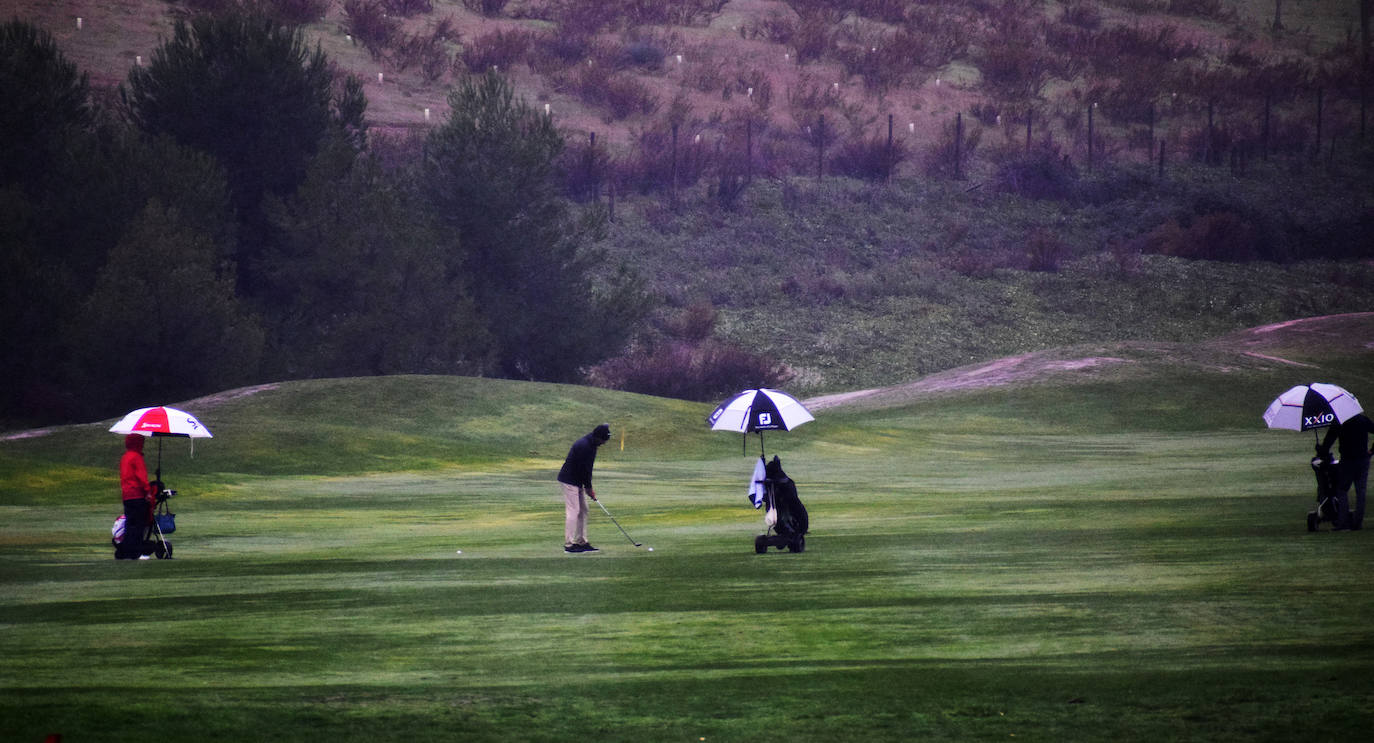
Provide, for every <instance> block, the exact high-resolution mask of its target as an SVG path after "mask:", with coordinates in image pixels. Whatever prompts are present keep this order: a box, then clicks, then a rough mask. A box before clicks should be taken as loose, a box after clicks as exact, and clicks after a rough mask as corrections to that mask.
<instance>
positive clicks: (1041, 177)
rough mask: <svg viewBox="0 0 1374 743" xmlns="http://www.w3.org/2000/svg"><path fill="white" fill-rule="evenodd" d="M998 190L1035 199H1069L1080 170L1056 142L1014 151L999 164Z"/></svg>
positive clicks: (996, 181) (997, 175) (996, 179)
mask: <svg viewBox="0 0 1374 743" xmlns="http://www.w3.org/2000/svg"><path fill="white" fill-rule="evenodd" d="M994 180H995V184H996V188H997V190H998V191H1002V192H1004V193H1014V194H1017V195H1020V196H1025V197H1027V198H1031V199H1056V200H1062V199H1068V198H1070V197H1072V196H1073V193H1074V187H1075V186H1076V185H1077V183H1078V170H1077V169H1076V168H1074V166H1073V164H1072V163H1070V162H1069V159H1068V157H1067V156H1063V155H1061V154H1060V152H1059V149H1058V148H1057V147H1054V146H1053V145H1048V144H1046V145H1041V146H1040V147H1037V148H1035V149H1034V150H1032V151H1030V152H1027V153H1021V154H1017V155H1014V156H1013V157H1011V158H1009V159H1008V160H1006V161H1004V162H1002V163H1001V164H999V165H998V166H997V172H996V176H995V178H994Z"/></svg>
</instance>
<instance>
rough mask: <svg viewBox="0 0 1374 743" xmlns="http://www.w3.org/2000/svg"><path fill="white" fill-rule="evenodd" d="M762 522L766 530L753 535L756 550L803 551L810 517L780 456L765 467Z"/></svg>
mask: <svg viewBox="0 0 1374 743" xmlns="http://www.w3.org/2000/svg"><path fill="white" fill-rule="evenodd" d="M764 472H765V477H764V480H763V508H764V509H765V510H764V518H763V523H764V526H765V531H764V533H763V534H760V535H758V536H757V537H755V538H754V552H755V553H757V554H760V555H762V554H763V553H765V552H767V551H768V548H769V547H776V548H778V549H784V548H785V549H788V550H791V551H793V552H801V551H802V550H805V549H806V532H807V531H808V530H809V529H810V526H811V523H810V519H809V518H808V516H807V514H806V506H804V505H802V502H801V498H799V497H797V484H796V483H794V482H792V478H790V477H788V476H787V473H785V472H783V471H782V462H781V461H779V460H778V458H777V456H776V455H775V456H774V457H773V460H772V461H771V462H769V463H768V464H767V465H765V467H764Z"/></svg>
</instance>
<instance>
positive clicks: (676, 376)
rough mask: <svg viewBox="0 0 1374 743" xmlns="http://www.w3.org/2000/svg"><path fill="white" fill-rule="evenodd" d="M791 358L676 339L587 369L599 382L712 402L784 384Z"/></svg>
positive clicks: (610, 386) (789, 376)
mask: <svg viewBox="0 0 1374 743" xmlns="http://www.w3.org/2000/svg"><path fill="white" fill-rule="evenodd" d="M794 376H795V375H794V373H793V372H792V370H791V369H790V368H788V367H787V366H786V365H785V364H782V363H780V362H778V361H776V360H775V359H773V358H771V357H769V356H767V355H765V354H762V353H755V352H752V351H747V350H745V349H742V348H739V347H738V346H734V345H730V344H727V343H723V342H721V341H712V340H707V341H704V342H702V343H699V344H692V343H687V342H683V341H670V342H667V343H661V344H658V345H656V346H654V347H651V348H645V349H640V350H636V351H632V352H630V353H628V354H625V355H623V356H619V357H616V358H614V359H609V360H607V361H603V362H601V363H600V364H597V365H596V366H594V367H592V369H591V370H589V371H588V373H587V382H588V383H589V384H592V385H595V386H597V387H605V388H608V389H617V390H623V391H626V392H637V393H640V394H645V395H658V396H661V397H671V398H675V399H679V400H697V401H702V402H709V401H714V400H718V399H720V398H721V397H723V396H725V395H728V394H731V393H733V392H737V391H739V390H740V389H745V388H752V387H781V386H783V385H785V384H786V383H787V382H789V381H791V379H792V378H793V377H794Z"/></svg>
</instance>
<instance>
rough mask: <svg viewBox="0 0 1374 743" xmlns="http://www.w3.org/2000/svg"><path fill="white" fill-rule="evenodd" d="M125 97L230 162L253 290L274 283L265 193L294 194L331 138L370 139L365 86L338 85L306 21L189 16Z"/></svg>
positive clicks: (247, 288) (242, 263) (245, 285)
mask: <svg viewBox="0 0 1374 743" xmlns="http://www.w3.org/2000/svg"><path fill="white" fill-rule="evenodd" d="M120 97H121V101H122V104H123V108H124V110H125V113H126V115H127V117H128V118H129V120H130V121H132V122H133V123H134V124H135V125H136V126H137V127H138V128H139V129H140V130H142V131H144V132H146V133H148V134H152V135H168V136H170V137H172V138H173V139H175V140H176V141H177V142H179V143H181V144H182V145H185V146H189V147H193V148H196V149H198V150H201V151H203V152H206V153H209V154H210V155H212V156H213V157H214V158H215V159H216V160H217V161H218V162H219V163H220V164H221V166H223V168H224V170H225V173H226V176H227V178H228V181H229V186H230V191H231V194H232V198H233V204H234V208H235V210H236V211H237V213H238V217H239V221H240V230H239V243H240V244H239V252H238V255H237V260H238V264H239V271H240V279H241V282H240V286H239V290H240V291H241V292H246V293H247V294H249V295H251V296H260V295H261V292H262V289H263V287H264V285H265V283H266V277H265V276H263V274H262V271H261V270H260V266H259V265H258V262H259V259H260V258H261V256H262V255H263V253H264V251H265V250H266V249H267V247H268V245H269V243H270V239H271V234H270V231H269V225H268V221H267V218H266V216H265V214H264V211H263V199H264V197H266V196H268V195H274V196H277V197H286V196H289V195H290V194H291V193H293V192H294V191H295V189H296V188H297V187H298V186H299V185H300V184H301V182H302V181H303V180H304V179H305V174H306V169H307V168H308V166H309V163H310V161H311V158H313V157H314V155H315V153H316V152H318V150H319V148H320V146H321V143H322V142H324V141H325V140H326V139H327V138H329V137H334V136H345V137H347V138H350V139H351V140H352V141H355V142H360V141H361V138H362V133H363V131H364V124H363V112H364V110H365V108H366V102H365V99H364V98H363V95H362V87H361V85H360V84H358V82H357V81H356V80H351V81H349V82H346V83H345V84H343V85H340V86H337V87H336V86H335V80H334V73H333V70H332V68H331V66H330V64H329V62H328V60H327V58H326V57H325V55H324V52H323V51H321V50H320V49H319V47H318V46H317V47H316V48H315V49H314V50H313V51H311V50H309V49H308V48H307V46H306V43H305V40H304V35H303V33H302V32H301V31H300V30H299V29H295V28H290V27H286V26H283V25H280V24H278V23H277V22H276V21H273V20H271V19H270V18H268V17H266V16H262V15H255V14H248V13H230V14H226V15H213V16H212V15H202V16H197V17H195V18H194V19H192V21H191V22H190V23H189V24H188V23H186V22H185V21H179V22H178V23H177V25H176V27H175V29H174V30H173V36H172V38H171V39H170V40H168V41H167V42H165V43H164V44H163V45H162V46H161V47H159V48H158V49H156V50H155V51H154V53H153V58H152V62H151V64H149V65H148V66H147V67H137V68H134V70H133V71H132V72H131V73H130V75H129V79H128V82H127V85H125V86H121V88H120Z"/></svg>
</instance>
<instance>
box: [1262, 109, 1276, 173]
mask: <svg viewBox="0 0 1374 743" xmlns="http://www.w3.org/2000/svg"><path fill="white" fill-rule="evenodd" d="M1273 100H1274V98H1273V94H1272V93H1265V94H1264V126H1262V127H1260V157H1261V158H1262V159H1263V160H1264V161H1265V162H1269V115H1270V108H1271V107H1272V106H1273Z"/></svg>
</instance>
